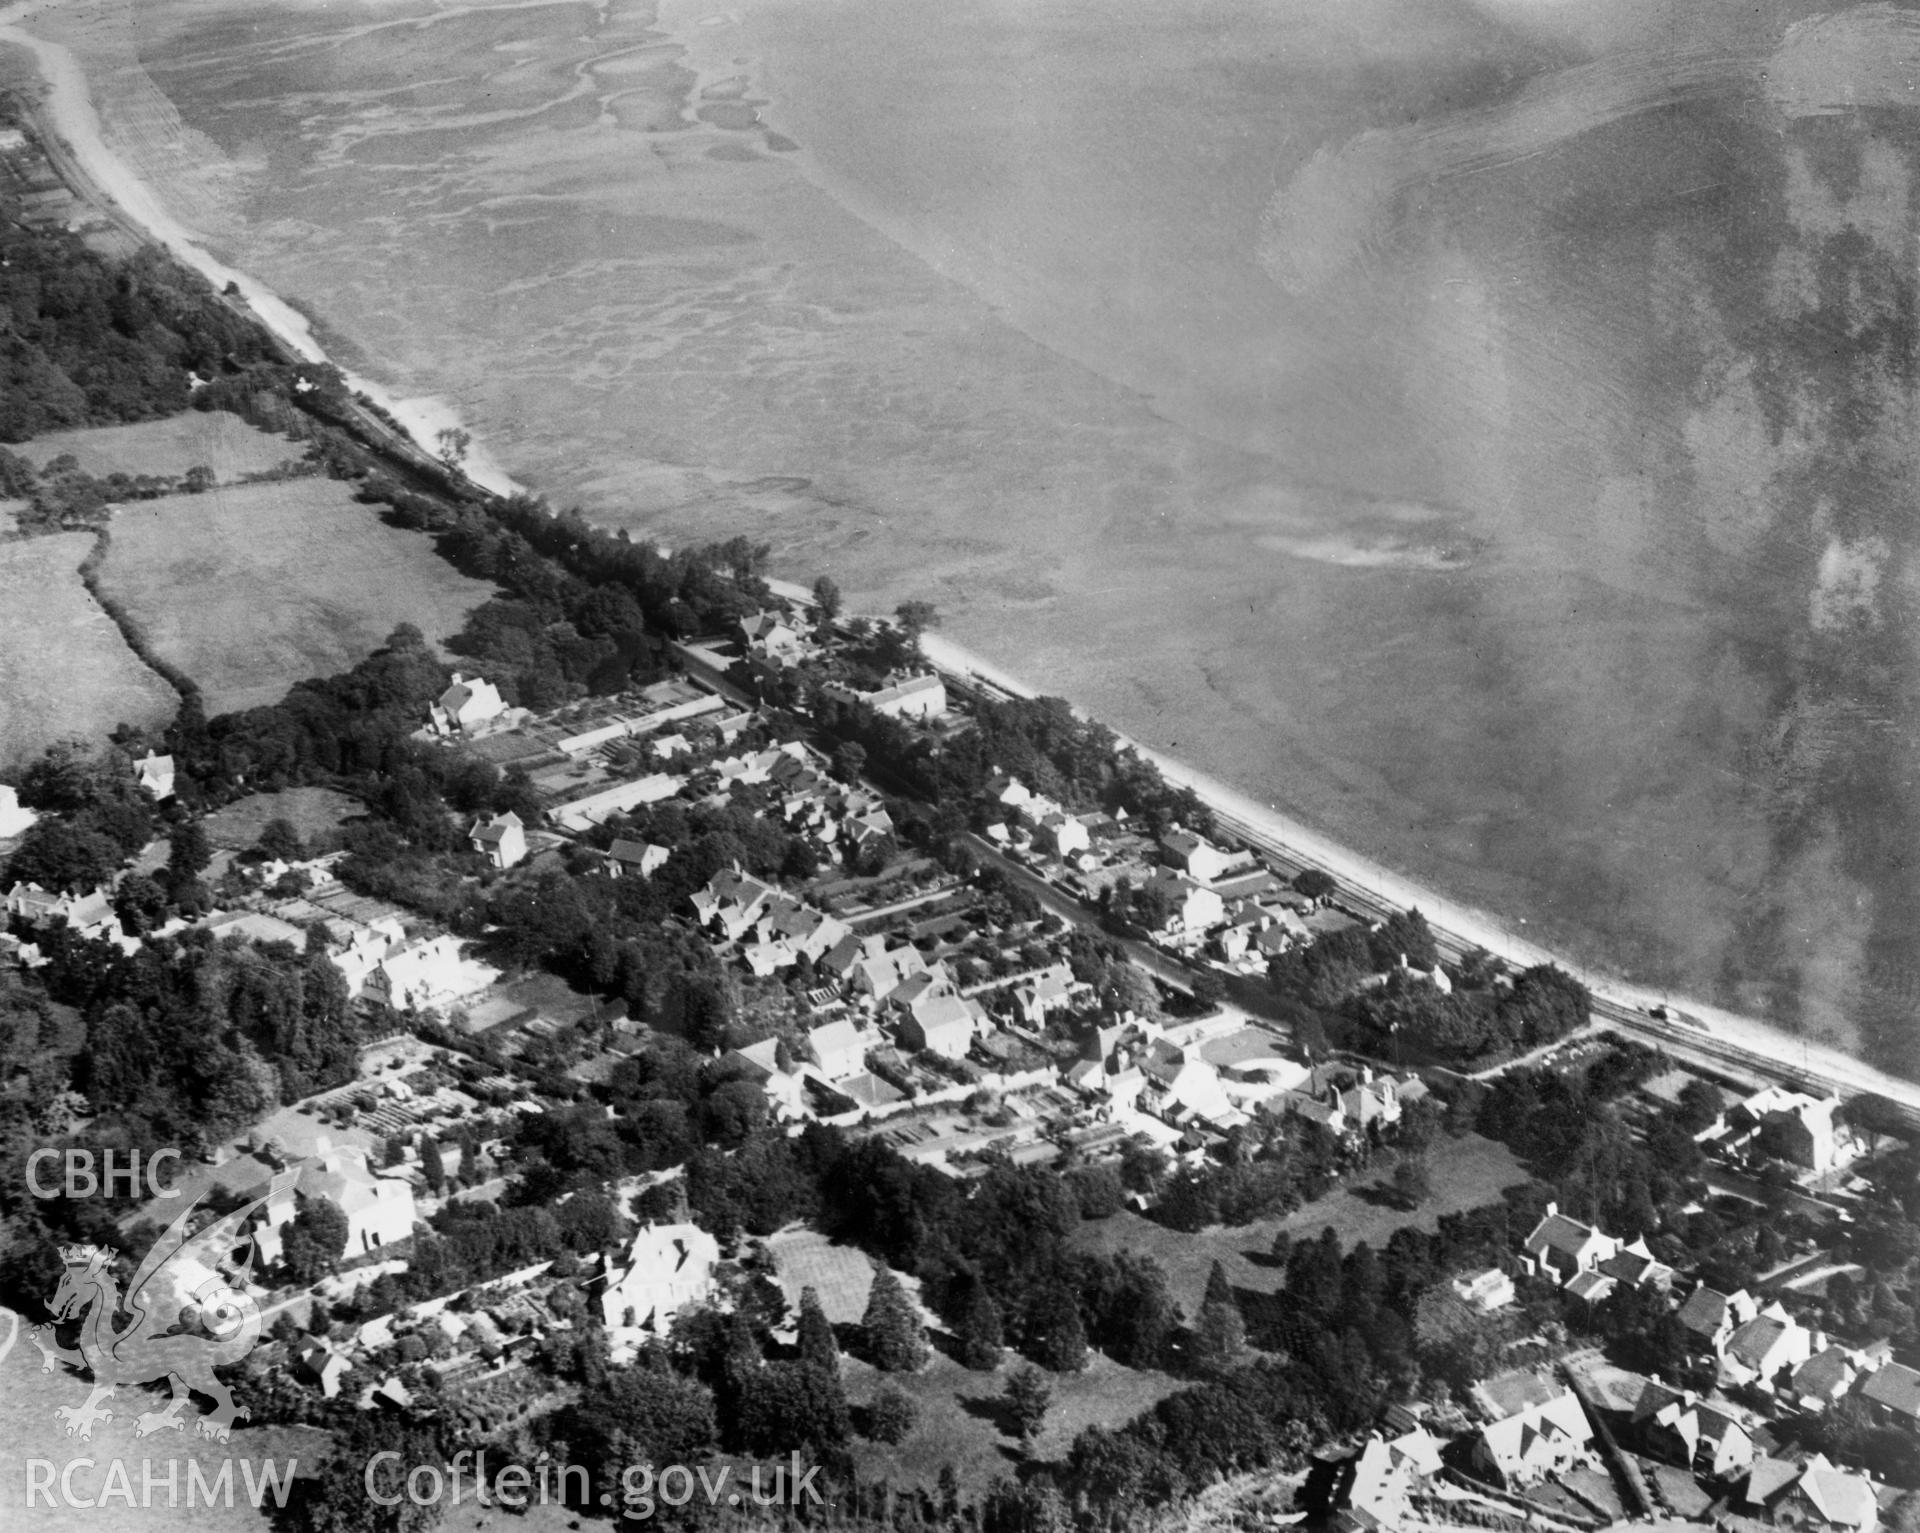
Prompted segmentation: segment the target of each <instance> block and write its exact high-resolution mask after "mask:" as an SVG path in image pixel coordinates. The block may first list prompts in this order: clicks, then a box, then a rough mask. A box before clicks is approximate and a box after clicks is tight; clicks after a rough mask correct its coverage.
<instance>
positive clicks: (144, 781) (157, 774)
mask: <svg viewBox="0 0 1920 1533" xmlns="http://www.w3.org/2000/svg"><path fill="white" fill-rule="evenodd" d="M133 772H134V779H135V781H136V782H138V783H139V785H140V787H141V789H142V790H143V791H144V792H146V793H147V794H149V795H151V796H152V797H153V798H155V799H163V798H172V797H173V757H171V756H161V755H157V754H155V753H154V752H153V751H148V752H147V754H146V755H145V756H143V757H142V758H141V759H140V760H138V761H136V762H134V764H133Z"/></svg>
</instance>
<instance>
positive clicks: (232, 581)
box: [101, 479, 492, 713]
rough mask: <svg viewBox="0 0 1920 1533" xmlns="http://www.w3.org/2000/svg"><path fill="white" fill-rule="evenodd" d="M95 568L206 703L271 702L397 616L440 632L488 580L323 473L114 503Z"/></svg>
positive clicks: (340, 661) (374, 638)
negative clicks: (458, 566)
mask: <svg viewBox="0 0 1920 1533" xmlns="http://www.w3.org/2000/svg"><path fill="white" fill-rule="evenodd" d="M101 579H102V582H103V585H104V588H105V589H106V590H107V591H109V592H110V593H112V595H113V596H114V597H115V598H117V599H118V600H119V601H121V602H124V603H125V604H126V607H127V610H128V611H129V613H131V614H132V616H133V618H134V620H135V621H136V622H137V623H139V624H140V626H141V628H142V629H143V630H144V631H145V633H146V635H147V638H148V640H149V642H151V643H152V645H153V646H154V648H155V649H156V650H157V651H158V652H159V653H160V654H162V655H164V656H166V658H167V659H168V660H170V661H171V662H173V663H174V664H175V665H177V666H179V667H180V668H181V669H182V670H183V671H185V672H186V673H187V674H188V675H189V676H191V677H193V678H194V679H195V680H196V681H198V682H199V683H200V685H201V688H202V689H203V691H204V692H205V694H206V700H207V711H208V712H209V713H221V712H225V711H228V710H231V709H236V708H252V707H260V706H262V705H264V704H268V703H273V702H277V701H279V700H280V698H281V697H283V696H285V694H286V691H287V688H288V687H289V686H290V685H291V684H292V683H293V682H295V681H298V680H300V679H302V678H303V677H308V676H328V675H332V674H333V673H335V672H337V671H342V670H345V669H346V668H347V667H349V666H351V665H353V664H354V663H355V662H357V661H359V660H360V659H362V658H363V657H365V656H366V655H367V654H368V653H370V652H371V651H372V650H373V649H375V648H376V647H378V645H379V644H380V642H381V641H382V640H383V639H385V637H386V636H387V635H388V634H389V633H390V632H392V630H393V628H394V625H395V624H397V623H402V622H408V623H413V624H415V625H417V626H418V627H419V628H420V629H421V631H422V632H424V633H425V634H426V635H427V637H428V638H429V639H435V640H438V639H442V638H445V637H446V636H447V635H449V634H451V633H454V632H456V631H458V629H459V628H460V626H461V624H462V622H463V620H464V619H465V616H466V614H467V613H468V612H470V611H471V610H472V609H473V608H474V607H475V606H477V605H479V603H481V602H482V601H484V600H486V599H487V597H488V596H490V595H491V594H492V588H491V587H490V586H488V585H486V584H484V583H483V582H480V581H477V580H469V579H467V577H466V576H464V575H461V574H460V573H458V572H457V571H456V570H454V568H453V567H452V566H451V565H449V564H447V563H446V562H445V561H444V560H442V559H440V558H439V557H438V556H437V555H435V553H434V552H433V549H432V547H431V545H430V544H429V543H428V542H427V540H426V539H425V538H424V537H421V536H420V535H418V534H417V533H409V532H402V531H400V530H398V529H397V528H392V527H388V526H387V525H386V524H384V523H383V522H381V521H380V520H379V518H378V517H377V516H376V515H375V514H374V512H373V511H372V509H371V508H369V507H367V506H362V505H358V504H356V503H355V502H354V501H353V500H352V499H351V497H350V496H349V494H348V491H347V489H346V488H345V486H343V485H341V484H339V483H337V482H336V481H334V480H330V479H292V480H285V481H280V482H277V483H271V484H257V485H246V486H242V487H239V488H232V489H221V490H215V491H212V492H210V493H208V494H205V495H177V496H170V497H168V498H167V499H165V500H156V501H144V502H141V503H139V504H137V505H131V506H125V507H122V508H121V509H119V510H118V511H116V512H115V513H114V518H113V551H112V552H111V553H110V554H109V555H108V557H107V562H106V565H105V567H104V568H103V569H102V571H101Z"/></svg>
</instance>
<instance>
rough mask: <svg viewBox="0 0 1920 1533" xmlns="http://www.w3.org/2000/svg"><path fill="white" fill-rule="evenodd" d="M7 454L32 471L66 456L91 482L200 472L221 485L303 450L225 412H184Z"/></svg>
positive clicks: (38, 441) (90, 429)
mask: <svg viewBox="0 0 1920 1533" xmlns="http://www.w3.org/2000/svg"><path fill="white" fill-rule="evenodd" d="M11 450H12V451H14V452H16V453H18V454H19V455H20V456H21V457H23V458H25V459H26V460H27V461H28V462H30V463H32V464H33V465H34V466H35V467H36V468H45V467H46V466H47V464H49V463H51V462H52V461H53V460H54V459H55V458H58V457H60V456H62V455H71V456H72V457H73V459H74V460H75V461H76V462H77V463H78V464H79V465H80V470H81V472H82V473H87V474H91V475H93V476H94V477H95V478H96V479H104V478H106V477H107V476H108V475H109V474H128V475H139V474H155V475H164V474H184V473H185V472H186V471H187V470H188V469H190V468H195V467H205V468H210V469H212V470H213V476H214V478H215V479H216V480H218V481H219V482H220V483H221V484H231V483H234V482H236V481H238V480H239V479H240V478H241V477H242V476H244V475H247V474H258V473H264V472H266V471H267V470H268V469H271V468H275V467H277V466H278V465H279V464H281V463H283V462H285V461H286V460H287V459H289V458H295V459H297V458H299V457H300V456H301V455H302V454H303V453H304V452H305V451H306V449H305V448H304V447H303V446H302V445H301V444H300V443H299V442H294V441H290V440H288V439H287V438H286V437H283V436H274V435H272V434H271V433H269V432H265V431H258V430H255V429H254V428H253V427H252V426H249V425H248V424H247V423H246V422H245V421H243V420H242V419H240V417H239V416H237V415H235V414H233V413H232V412H230V411H227V410H188V411H186V412H185V413H183V414H180V415H170V416H168V417H167V418H166V419H165V420H153V421H135V422H133V423H132V424H130V425H125V426H86V427H82V428H80V429H78V430H74V431H55V432H52V433H50V434H49V435H46V436H41V437H35V438H34V439H33V440H32V441H30V442H21V443H19V444H17V445H16V446H15V447H13V448H12V449H11Z"/></svg>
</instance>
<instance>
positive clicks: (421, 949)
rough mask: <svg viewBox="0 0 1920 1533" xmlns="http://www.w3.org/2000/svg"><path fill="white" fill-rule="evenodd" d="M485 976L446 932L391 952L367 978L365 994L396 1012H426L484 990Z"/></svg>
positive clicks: (455, 938)
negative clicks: (467, 961)
mask: <svg viewBox="0 0 1920 1533" xmlns="http://www.w3.org/2000/svg"><path fill="white" fill-rule="evenodd" d="M484 984H485V976H484V975H482V974H478V973H476V972H475V970H474V968H473V967H472V966H470V965H468V964H467V963H466V962H465V961H464V960H463V959H462V958H461V956H460V939H459V938H458V937H455V936H453V935H451V934H450V933H446V932H442V933H441V934H440V935H439V936H437V937H427V938H423V939H422V940H420V941H419V942H415V943H411V944H409V945H408V946H406V947H402V948H399V949H397V950H395V951H393V952H390V953H388V954H387V955H386V956H385V957H384V958H382V959H381V960H380V961H379V963H378V964H376V965H375V966H374V968H373V970H372V971H371V972H370V973H369V974H368V975H367V978H366V982H365V986H364V989H365V993H366V994H367V995H370V996H372V997H373V999H375V1000H376V1001H380V1002H383V1003H384V1004H386V1005H388V1006H391V1007H392V1008H393V1009H394V1010H395V1011H406V1010H407V1009H408V1008H410V1007H411V1008H412V1009H413V1010H415V1011H422V1010H425V1009H426V1008H427V1007H429V1006H442V1005H445V1004H447V1003H448V1002H451V1001H457V1000H460V999H462V998H464V997H465V996H467V995H470V994H471V993H472V992H473V991H475V990H477V989H480V988H482V987H483V986H484Z"/></svg>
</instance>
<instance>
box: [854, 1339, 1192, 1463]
mask: <svg viewBox="0 0 1920 1533" xmlns="http://www.w3.org/2000/svg"><path fill="white" fill-rule="evenodd" d="M1018 1361H1019V1360H1018V1359H1017V1358H1015V1357H1014V1356H1012V1355H1011V1354H1009V1355H1008V1358H1007V1360H1006V1361H1005V1362H1003V1363H1002V1364H1001V1365H1000V1367H999V1369H998V1370H996V1371H995V1372H993V1373H975V1372H973V1371H972V1370H971V1369H967V1368H962V1367H961V1366H960V1365H959V1364H958V1363H956V1362H955V1361H954V1360H953V1359H952V1358H950V1357H947V1356H946V1355H945V1354H943V1353H942V1354H936V1356H935V1357H934V1360H933V1361H932V1362H931V1363H929V1364H928V1365H927V1366H926V1367H925V1368H924V1369H922V1370H921V1371H920V1372H919V1373H916V1374H913V1375H911V1376H910V1377H903V1376H901V1375H898V1374H892V1375H889V1374H882V1373H878V1372H876V1371H875V1370H874V1369H872V1368H870V1367H868V1366H867V1365H866V1364H865V1363H863V1362H860V1361H858V1360H857V1359H853V1358H848V1359H847V1360H846V1363H845V1368H844V1373H845V1378H846V1382H847V1398H848V1400H850V1401H852V1402H853V1403H854V1404H855V1405H863V1404H865V1403H866V1402H867V1401H868V1400H870V1399H871V1398H872V1397H873V1395H874V1394H875V1392H876V1391H878V1390H879V1389H880V1387H881V1386H882V1385H883V1384H887V1383H892V1384H896V1385H898V1386H899V1388H900V1390H901V1392H902V1393H904V1394H906V1395H907V1396H909V1397H910V1398H911V1399H912V1400H913V1402H914V1403H915V1404H916V1405H917V1406H919V1407H920V1420H919V1422H918V1423H917V1424H916V1425H915V1427H914V1429H913V1431H912V1433H911V1434H910V1435H909V1436H908V1437H907V1440H906V1441H905V1442H903V1443H901V1444H900V1445H899V1446H898V1447H896V1448H889V1447H886V1446H884V1445H882V1444H880V1443H871V1442H865V1441H862V1442H860V1443H859V1444H858V1446H857V1449H856V1453H857V1457H858V1460H859V1464H860V1472H861V1474H862V1475H863V1476H865V1477H867V1478H869V1479H886V1480H889V1481H891V1482H892V1483H893V1484H894V1485H896V1486H900V1487H902V1488H905V1487H907V1486H910V1485H925V1486H928V1487H932V1486H933V1485H934V1484H936V1483H937V1482H938V1480H939V1477H940V1467H941V1465H943V1464H951V1465H953V1469H954V1473H955V1474H956V1475H958V1476H959V1479H960V1491H961V1495H962V1496H963V1497H965V1496H977V1495H979V1494H980V1493H981V1492H982V1491H984V1490H985V1489H986V1488H987V1487H988V1486H989V1485H991V1484H992V1483H993V1481H994V1480H995V1479H997V1478H999V1477H1000V1476H1002V1475H1006V1476H1009V1477H1011V1476H1012V1474H1013V1472H1014V1469H1015V1468H1016V1466H1017V1465H1018V1464H1019V1463H1020V1462H1021V1452H1020V1446H1019V1443H1018V1442H1017V1440H1016V1439H1015V1438H1014V1437H1013V1436H1012V1435H1011V1434H1010V1433H1009V1432H1008V1430H1007V1428H1006V1426H1005V1424H1004V1422H1003V1421H1002V1419H1001V1416H1000V1413H999V1408H998V1405H997V1403H996V1402H997V1401H998V1399H999V1396H1000V1394H1001V1391H1003V1390H1004V1389H1005V1388H1006V1383H1007V1375H1008V1374H1009V1373H1010V1372H1012V1370H1013V1369H1014V1367H1015V1366H1017V1364H1018ZM1050 1377H1051V1378H1052V1381H1053V1408H1052V1409H1051V1410H1050V1411H1048V1413H1047V1420H1046V1425H1045V1426H1044V1427H1043V1428H1042V1430H1041V1433H1040V1437H1039V1440H1038V1442H1037V1443H1036V1445H1035V1450H1034V1451H1035V1452H1036V1453H1037V1454H1038V1455H1039V1456H1040V1457H1041V1458H1058V1457H1061V1456H1062V1455H1064V1454H1065V1453H1066V1451H1067V1449H1068V1448H1069V1447H1071V1446H1072V1444H1073V1440H1074V1438H1075V1437H1077V1436H1078V1435H1079V1434H1080V1432H1081V1431H1082V1430H1083V1429H1084V1428H1086V1427H1089V1426H1092V1425H1094V1424H1095V1423H1096V1422H1098V1423H1101V1424H1103V1425H1106V1426H1119V1425H1121V1424H1122V1423H1123V1422H1126V1421H1129V1420H1131V1419H1132V1418H1133V1417H1135V1416H1137V1415H1139V1413H1140V1412H1141V1411H1143V1410H1146V1409H1147V1408H1148V1407H1149V1406H1151V1405H1153V1404H1154V1403H1155V1402H1157V1401H1159V1400H1161V1399H1164V1398H1165V1397H1166V1396H1168V1395H1170V1394H1172V1393H1173V1392H1174V1391H1175V1390H1177V1389H1179V1388H1181V1387H1182V1386H1181V1383H1180V1381H1179V1380H1178V1379H1175V1378H1171V1377H1169V1376H1168V1375H1166V1374H1164V1373H1139V1372H1136V1371H1135V1370H1133V1369H1131V1368H1123V1367H1121V1366H1120V1364H1118V1363H1116V1362H1114V1361H1113V1360H1112V1359H1111V1358H1109V1357H1104V1356H1102V1355H1101V1354H1099V1353H1097V1352H1096V1353H1094V1354H1093V1356H1092V1360H1091V1362H1089V1364H1088V1365H1087V1367H1086V1369H1085V1370H1084V1371H1083V1372H1081V1373H1077V1374H1064V1375H1050Z"/></svg>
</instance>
